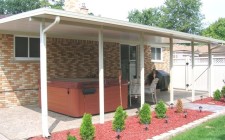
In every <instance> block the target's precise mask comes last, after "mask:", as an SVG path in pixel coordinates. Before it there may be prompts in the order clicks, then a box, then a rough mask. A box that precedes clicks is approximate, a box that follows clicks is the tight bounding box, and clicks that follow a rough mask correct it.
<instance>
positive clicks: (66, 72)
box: [0, 34, 169, 108]
mask: <svg viewBox="0 0 225 140" xmlns="http://www.w3.org/2000/svg"><path fill="white" fill-rule="evenodd" d="M13 44H14V43H13V35H5V34H0V80H1V83H0V108H1V107H11V106H17V105H30V104H37V99H38V98H37V94H38V92H37V90H36V89H37V88H38V80H39V78H40V72H39V71H40V69H39V67H40V64H39V62H37V61H36V62H34V61H33V62H32V61H15V60H14V57H13V56H14V55H13V52H14V49H13V48H14V46H13ZM119 46H120V45H119V43H109V42H105V43H104V68H105V71H104V74H105V75H104V76H105V78H117V74H118V69H119V66H120V51H119ZM144 51H145V53H144V55H145V62H144V65H145V75H146V74H148V73H149V72H150V71H151V70H152V68H153V65H155V67H156V69H163V70H165V71H169V49H167V48H164V50H163V57H164V58H163V60H164V61H163V63H152V62H151V49H150V46H145V48H144ZM47 70H48V78H49V79H53V78H85V77H98V42H97V41H86V40H73V39H60V38H47ZM24 89H29V90H24Z"/></svg>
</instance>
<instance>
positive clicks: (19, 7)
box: [0, 0, 64, 14]
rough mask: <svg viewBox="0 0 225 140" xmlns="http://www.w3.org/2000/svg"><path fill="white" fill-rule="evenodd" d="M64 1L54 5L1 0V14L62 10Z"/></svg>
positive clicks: (44, 1)
mask: <svg viewBox="0 0 225 140" xmlns="http://www.w3.org/2000/svg"><path fill="white" fill-rule="evenodd" d="M63 4H64V0H60V1H56V2H54V3H53V4H51V3H49V1H48V0H0V14H18V13H22V12H26V11H30V10H34V9H38V8H41V7H51V8H56V9H62V6H63Z"/></svg>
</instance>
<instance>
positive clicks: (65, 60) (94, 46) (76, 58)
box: [47, 38, 120, 79]
mask: <svg viewBox="0 0 225 140" xmlns="http://www.w3.org/2000/svg"><path fill="white" fill-rule="evenodd" d="M47 46H48V49H47V53H48V78H49V79H52V78H87V77H98V42H96V41H85V40H72V39H59V38H48V44H47ZM119 56H120V54H119V44H118V43H107V42H105V43H104V73H105V75H104V76H105V77H106V78H108V77H113V78H114V77H117V73H118V69H119V63H120V57H119Z"/></svg>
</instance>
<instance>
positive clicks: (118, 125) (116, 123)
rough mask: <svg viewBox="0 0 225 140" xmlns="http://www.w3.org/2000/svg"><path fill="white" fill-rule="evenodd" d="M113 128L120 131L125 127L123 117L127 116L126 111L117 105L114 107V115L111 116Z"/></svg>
mask: <svg viewBox="0 0 225 140" xmlns="http://www.w3.org/2000/svg"><path fill="white" fill-rule="evenodd" d="M113 118H114V119H113V130H115V131H117V130H118V129H119V130H120V131H122V130H124V129H125V119H126V118H127V113H126V111H123V107H122V106H119V107H117V109H116V112H115V115H114V117H113Z"/></svg>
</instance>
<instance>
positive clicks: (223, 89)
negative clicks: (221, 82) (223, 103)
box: [221, 86, 225, 98]
mask: <svg viewBox="0 0 225 140" xmlns="http://www.w3.org/2000/svg"><path fill="white" fill-rule="evenodd" d="M221 96H222V97H223V98H225V86H223V88H222V90H221Z"/></svg>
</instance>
